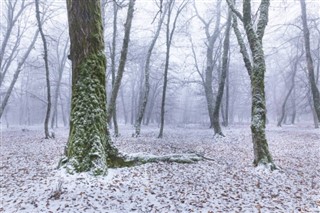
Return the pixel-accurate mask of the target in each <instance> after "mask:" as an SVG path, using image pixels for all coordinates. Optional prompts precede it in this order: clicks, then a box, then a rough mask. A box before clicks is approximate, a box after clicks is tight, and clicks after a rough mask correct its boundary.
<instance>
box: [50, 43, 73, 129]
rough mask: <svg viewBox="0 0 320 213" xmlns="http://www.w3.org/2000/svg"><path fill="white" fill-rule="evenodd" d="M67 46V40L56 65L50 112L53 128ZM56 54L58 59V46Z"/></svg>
mask: <svg viewBox="0 0 320 213" xmlns="http://www.w3.org/2000/svg"><path fill="white" fill-rule="evenodd" d="M68 46H69V41H67V42H66V44H65V46H64V49H63V56H62V58H61V61H60V60H59V65H58V72H59V76H58V81H57V86H56V90H55V93H54V105H53V113H52V118H51V128H53V126H54V122H55V120H56V117H58V113H57V111H58V97H59V93H60V85H61V80H62V74H63V70H64V68H65V64H66V61H67V55H68ZM56 55H57V58H58V59H59V58H60V57H59V55H60V53H59V48H58V47H57V49H56ZM55 115H56V116H55ZM56 122H57V121H56Z"/></svg>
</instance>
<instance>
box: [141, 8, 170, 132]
mask: <svg viewBox="0 0 320 213" xmlns="http://www.w3.org/2000/svg"><path fill="white" fill-rule="evenodd" d="M160 7H161V8H162V5H161V6H160ZM167 9H168V7H165V10H164V11H160V18H159V21H158V26H157V30H156V32H155V34H154V36H153V39H152V41H151V43H150V46H149V49H148V52H147V56H146V62H145V66H144V89H143V94H142V98H141V103H140V104H139V111H138V116H137V119H136V122H135V136H136V137H138V136H139V135H140V131H141V122H142V119H143V116H144V114H145V110H146V106H147V102H148V97H149V91H150V80H149V79H150V61H151V56H152V50H153V48H154V46H155V44H156V42H157V40H158V37H159V35H160V30H161V26H162V23H163V21H164V18H165V16H166V13H167ZM160 10H161V9H160Z"/></svg>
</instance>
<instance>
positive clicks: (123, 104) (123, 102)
mask: <svg viewBox="0 0 320 213" xmlns="http://www.w3.org/2000/svg"><path fill="white" fill-rule="evenodd" d="M120 96H121V102H122V108H123V116H124V124H127V123H128V113H127V109H126V103H125V101H124V97H123V96H124V95H123V89H122V90H121V92H120Z"/></svg>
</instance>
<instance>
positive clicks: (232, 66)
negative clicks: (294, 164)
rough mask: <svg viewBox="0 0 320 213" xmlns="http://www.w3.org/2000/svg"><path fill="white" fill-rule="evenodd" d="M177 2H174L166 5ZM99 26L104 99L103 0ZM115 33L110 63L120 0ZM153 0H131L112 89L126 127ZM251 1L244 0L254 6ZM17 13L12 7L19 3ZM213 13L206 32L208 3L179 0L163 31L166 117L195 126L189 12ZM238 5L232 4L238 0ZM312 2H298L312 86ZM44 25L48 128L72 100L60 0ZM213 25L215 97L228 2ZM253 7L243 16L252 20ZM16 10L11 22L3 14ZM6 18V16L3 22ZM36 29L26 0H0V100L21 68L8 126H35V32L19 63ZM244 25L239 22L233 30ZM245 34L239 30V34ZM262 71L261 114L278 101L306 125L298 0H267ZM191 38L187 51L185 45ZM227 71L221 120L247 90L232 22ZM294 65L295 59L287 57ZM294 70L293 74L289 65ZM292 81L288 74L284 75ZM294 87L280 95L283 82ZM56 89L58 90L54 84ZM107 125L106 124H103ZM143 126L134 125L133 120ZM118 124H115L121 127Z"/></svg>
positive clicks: (319, 59) (158, 70)
mask: <svg viewBox="0 0 320 213" xmlns="http://www.w3.org/2000/svg"><path fill="white" fill-rule="evenodd" d="M180 2H181V1H177V2H176V5H175V7H174V10H173V11H174V13H175V12H176V11H177V9H178V5H179V3H180ZM103 3H104V6H105V10H104V12H105V13H104V14H103V15H104V31H105V32H104V34H105V49H106V56H107V63H108V67H107V70H106V72H107V79H106V80H107V93H108V94H107V97H110V92H111V88H112V85H111V60H110V55H111V52H110V50H111V46H112V36H113V24H112V22H113V15H114V13H113V6H112V2H103ZM118 4H119V13H118V19H117V36H116V43H117V46H116V50H115V52H116V56H115V59H116V67H117V65H118V63H119V58H120V52H121V46H122V41H123V35H124V23H125V19H126V11H127V9H126V7H127V1H123V2H120V1H119V2H118ZM158 5H159V2H158V1H152V0H150V1H146V0H145V1H137V2H136V5H135V12H134V17H133V21H132V29H131V38H130V42H129V49H128V59H127V62H126V66H125V72H124V76H123V79H122V82H121V88H120V91H119V95H118V98H117V120H118V122H119V123H121V124H127V125H134V124H135V120H136V117H137V114H138V109H139V104H140V101H139V100H140V99H141V96H142V91H143V84H144V64H145V59H146V55H147V51H148V47H149V45H150V42H151V40H152V38H153V36H154V33H155V31H156V27H157V21H158V19H159V17H160V15H159V14H160V13H159V7H158ZM258 6H259V5H258V4H257V3H255V2H254V3H253V8H254V9H255V10H254V11H256V12H257V9H258ZM22 7H23V9H21V13H20V14H19V12H20V8H22ZM195 8H197V11H198V13H199V14H200V16H201V17H202V18H203V19H205V20H209V19H211V20H212V24H210V26H209V28H208V29H209V31H210V32H213V30H214V27H215V21H216V19H217V14H218V11H217V1H200V0H199V1H197V0H194V1H188V3H187V5H186V7H185V8H184V10H182V12H181V14H180V15H179V18H178V20H177V26H176V30H175V32H174V35H173V39H172V47H171V52H170V65H169V71H168V88H167V96H166V106H165V124H173V125H184V124H201V125H203V126H208V127H209V126H210V119H209V116H208V108H207V101H206V96H205V91H204V87H203V82H202V79H201V78H202V77H203V75H204V73H205V69H206V49H207V45H208V42H207V39H206V34H205V26H204V24H203V23H202V21H201V19H200V18H199V17H198V16H197V14H196V11H195ZM239 8H240V5H239ZM318 8H320V2H319V1H307V13H308V19H309V20H308V24H309V30H310V40H311V49H312V57H313V62H314V70H315V76H316V82H317V85H318V87H319V66H320V19H319V11H318ZM40 10H41V11H43V14H42V15H43V17H44V19H43V29H44V32H45V35H46V38H47V42H48V49H49V52H48V54H49V55H48V56H49V70H50V85H51V102H52V110H51V116H50V127H51V128H56V127H63V126H68V125H69V114H70V104H71V79H72V76H71V62H70V60H68V59H66V57H67V55H68V54H69V45H70V44H69V41H68V40H69V38H68V36H69V35H68V18H67V11H66V5H65V1H60V0H51V1H42V3H41V5H40ZM220 13H221V21H220V24H219V26H218V28H219V31H220V32H221V33H220V34H219V36H218V38H217V41H216V43H215V44H214V50H213V55H214V59H215V63H214V65H213V67H214V68H213V73H212V76H213V79H212V89H213V94H214V98H215V97H216V95H217V90H218V83H219V79H220V73H221V63H222V43H223V39H224V31H225V25H226V24H225V23H226V17H227V4H226V2H225V1H222V3H221V11H220ZM255 15H256V14H252V17H253V19H254V17H255ZM12 16H13V19H14V18H15V17H16V21H15V22H14V23H13V22H12V20H13V19H12ZM10 18H11V21H10ZM36 29H37V24H36V19H35V6H34V3H33V1H27V0H25V1H22V0H4V1H1V43H2V46H1V47H2V48H1V49H4V51H3V52H1V54H2V55H1V87H0V98H1V103H2V104H3V101H4V97H5V95H6V93H7V91H8V89H9V87H10V84H11V82H12V80H13V79H14V74H15V72H16V70H17V69H18V67H19V64H20V63H23V65H22V66H21V68H20V69H21V71H20V73H19V76H18V78H17V81H16V82H15V84H14V87H13V90H12V93H11V95H10V98H9V100H8V102H7V104H6V105H5V107H4V111H3V114H2V117H1V125H2V128H6V127H10V126H17V125H21V126H29V125H42V124H43V122H44V119H45V114H46V106H47V87H46V80H45V79H46V76H45V68H44V62H43V46H42V41H41V38H40V36H38V37H37V40H36V42H35V44H34V46H33V47H32V50H31V52H30V54H29V55H28V56H27V58H26V60H25V61H24V62H22V61H23V57H24V54H25V52H26V51H27V48H28V46H29V45H30V43H31V42H32V39H33V36H34V34H35V31H36ZM165 29H166V20H165V23H164V25H163V26H162V29H161V31H160V35H159V39H158V40H157V42H156V44H155V47H154V50H153V53H152V56H151V66H150V92H149V100H148V103H147V106H146V111H145V114H144V117H143V124H144V125H149V124H155V125H159V123H160V109H161V98H162V87H163V73H164V66H165V57H166V45H165V44H166V34H165ZM241 29H243V28H241ZM242 33H244V31H243V32H242ZM263 45H264V53H265V56H266V66H267V71H266V73H265V75H266V77H265V92H266V101H267V122H268V123H269V124H276V123H277V122H278V120H279V119H280V117H281V114H282V110H283V109H284V118H283V123H284V125H286V124H287V125H291V124H295V123H308V124H311V125H314V126H317V125H318V124H317V123H318V121H317V119H316V115H315V112H314V110H313V102H312V94H311V90H310V84H309V81H308V71H307V69H306V60H305V55H304V50H303V49H304V42H303V32H302V21H301V11H300V4H299V1H271V6H270V14H269V23H268V26H267V28H266V33H265V36H264V39H263ZM192 46H193V50H194V51H192ZM229 58H230V60H229V71H228V74H227V79H226V85H225V92H224V96H223V100H222V103H221V113H220V116H221V117H220V120H221V122H222V124H223V125H225V126H226V125H230V124H237V123H250V119H251V88H250V79H249V76H248V73H247V71H246V68H245V67H244V63H243V59H242V56H241V54H240V49H239V45H238V43H237V39H236V37H235V35H234V33H233V30H231V37H230V52H229ZM295 64H296V65H295ZM294 69H296V72H295V76H294V77H292V76H293V73H294V72H293V70H294ZM292 79H293V80H292ZM292 83H294V87H293V89H292V92H291V94H290V96H289V97H288V98H287V100H286V104H285V105H284V107H283V103H284V101H285V99H286V95H287V94H288V92H289V90H290V87H291V86H292ZM57 87H59V91H57ZM111 126H112V124H111ZM142 131H143V126H142ZM120 132H121V129H120Z"/></svg>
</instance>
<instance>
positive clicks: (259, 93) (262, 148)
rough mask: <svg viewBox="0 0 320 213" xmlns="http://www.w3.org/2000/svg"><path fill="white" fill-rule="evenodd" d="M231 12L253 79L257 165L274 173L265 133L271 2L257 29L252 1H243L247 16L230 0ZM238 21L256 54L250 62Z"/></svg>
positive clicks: (263, 2) (267, 0)
mask: <svg viewBox="0 0 320 213" xmlns="http://www.w3.org/2000/svg"><path fill="white" fill-rule="evenodd" d="M227 3H228V5H229V7H230V9H231V10H232V11H233V28H234V31H235V34H236V37H237V40H238V44H239V46H240V51H241V53H242V56H243V60H244V63H245V66H246V68H247V71H248V73H249V76H250V80H251V94H252V109H251V116H252V117H251V133H252V142H253V150H254V162H253V163H254V165H255V166H258V165H264V166H266V167H267V168H269V169H271V170H274V169H276V166H275V165H274V163H273V159H272V156H271V153H270V152H269V148H268V143H267V139H266V134H265V128H266V100H265V91H264V74H265V71H266V65H265V56H264V52H263V45H262V38H263V36H264V32H265V28H266V26H267V24H268V15H269V5H270V0H261V4H260V8H259V11H260V14H259V18H258V23H257V26H256V30H255V27H254V26H253V20H252V17H251V0H243V5H242V6H243V15H242V14H241V13H240V12H239V11H238V10H236V8H235V6H234V2H233V1H232V0H227ZM237 18H239V19H240V20H241V21H242V23H243V26H244V29H245V32H246V36H247V39H248V41H249V46H250V50H251V55H252V62H251V60H250V57H249V54H248V51H247V48H246V46H245V43H244V41H243V38H242V36H241V33H240V30H239V28H238V23H237Z"/></svg>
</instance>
